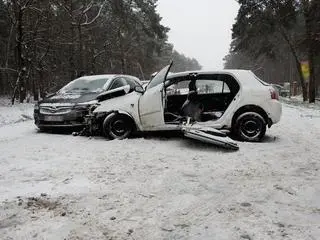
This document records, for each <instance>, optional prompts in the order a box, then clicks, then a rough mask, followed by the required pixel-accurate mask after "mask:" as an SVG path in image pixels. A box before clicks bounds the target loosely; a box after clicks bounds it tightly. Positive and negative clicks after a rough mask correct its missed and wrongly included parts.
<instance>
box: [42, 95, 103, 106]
mask: <svg viewBox="0 0 320 240" xmlns="http://www.w3.org/2000/svg"><path fill="white" fill-rule="evenodd" d="M98 95H99V93H81V94H80V93H55V94H53V95H50V96H48V97H45V98H44V99H43V100H41V101H39V104H41V103H71V104H77V103H84V102H90V101H92V100H95V99H96V97H97V96H98Z"/></svg>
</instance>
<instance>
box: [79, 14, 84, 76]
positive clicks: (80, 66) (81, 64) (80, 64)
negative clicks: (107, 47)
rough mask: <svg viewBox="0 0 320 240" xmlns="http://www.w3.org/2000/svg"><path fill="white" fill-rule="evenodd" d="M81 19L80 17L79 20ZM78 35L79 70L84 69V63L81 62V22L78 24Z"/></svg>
mask: <svg viewBox="0 0 320 240" xmlns="http://www.w3.org/2000/svg"><path fill="white" fill-rule="evenodd" d="M79 21H81V19H80V20H79ZM78 35H79V69H78V70H79V71H80V72H82V71H84V68H83V66H84V64H83V39H82V29H81V23H80V22H79V24H78Z"/></svg>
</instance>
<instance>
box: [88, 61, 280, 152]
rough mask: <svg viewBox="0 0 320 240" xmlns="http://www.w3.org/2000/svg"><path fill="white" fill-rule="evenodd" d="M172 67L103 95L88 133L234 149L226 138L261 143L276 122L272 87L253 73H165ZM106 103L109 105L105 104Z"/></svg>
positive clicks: (277, 108)
mask: <svg viewBox="0 0 320 240" xmlns="http://www.w3.org/2000/svg"><path fill="white" fill-rule="evenodd" d="M171 66H172V63H171V64H170V65H168V66H166V67H165V68H163V69H162V70H161V71H160V72H159V73H158V74H157V75H156V76H155V77H154V78H153V79H152V80H151V81H150V82H149V84H148V85H147V87H146V89H145V90H144V89H143V88H142V87H139V86H137V87H135V88H134V89H132V88H130V86H125V87H122V88H119V89H114V90H112V91H108V92H105V93H104V94H103V95H102V96H100V98H99V103H98V104H97V105H96V106H94V107H93V108H92V109H91V113H90V115H89V116H88V117H87V123H88V127H87V131H89V132H90V134H97V133H102V134H103V135H104V136H106V137H108V138H111V139H123V138H127V137H128V136H129V135H130V134H132V133H133V132H134V131H139V132H150V131H174V130H179V131H183V132H184V135H185V136H186V137H189V138H193V139H197V140H200V141H204V142H208V143H213V144H217V145H220V146H224V147H228V148H232V149H237V148H238V145H237V143H236V142H235V141H233V140H232V139H231V138H229V137H228V136H227V133H230V132H231V133H233V135H235V136H236V137H237V138H238V139H239V140H242V141H260V140H261V139H262V138H263V137H264V135H265V132H266V128H267V126H268V127H271V126H272V125H273V124H275V123H277V122H279V120H280V117H281V109H282V108H281V103H280V102H279V101H278V95H277V92H276V91H275V90H274V89H273V88H272V86H271V85H269V84H267V83H265V82H263V81H262V80H260V79H259V78H258V77H257V76H255V75H254V74H253V73H252V72H251V71H247V70H223V71H192V72H182V73H173V74H169V75H168V73H169V70H170V68H171ZM105 100H108V101H105Z"/></svg>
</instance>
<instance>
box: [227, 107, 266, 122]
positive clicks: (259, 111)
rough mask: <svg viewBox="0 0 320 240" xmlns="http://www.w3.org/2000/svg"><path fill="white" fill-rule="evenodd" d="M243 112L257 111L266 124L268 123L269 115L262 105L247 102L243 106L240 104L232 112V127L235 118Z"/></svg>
mask: <svg viewBox="0 0 320 240" xmlns="http://www.w3.org/2000/svg"><path fill="white" fill-rule="evenodd" d="M245 112H256V113H259V114H260V115H261V116H262V117H263V119H264V120H265V122H266V124H267V125H269V122H270V121H269V117H268V114H267V113H266V111H265V110H264V109H263V108H262V107H259V106H257V105H254V104H248V105H245V106H242V107H240V108H239V109H238V110H237V111H236V112H235V114H233V117H232V125H231V127H232V128H233V127H234V125H235V123H236V121H237V118H238V117H239V116H240V115H241V114H243V113H245Z"/></svg>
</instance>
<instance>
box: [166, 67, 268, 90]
mask: <svg viewBox="0 0 320 240" xmlns="http://www.w3.org/2000/svg"><path fill="white" fill-rule="evenodd" d="M190 73H198V74H228V75H231V76H233V77H235V78H236V79H237V80H238V81H239V82H240V83H241V85H242V86H248V87H253V86H261V84H263V85H265V84H268V83H264V82H263V81H262V80H261V79H259V78H258V77H257V76H256V75H255V74H254V73H253V72H252V71H251V70H246V69H223V70H195V71H185V72H177V73H169V74H168V76H167V79H172V78H176V77H183V76H187V75H189V74H190Z"/></svg>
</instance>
